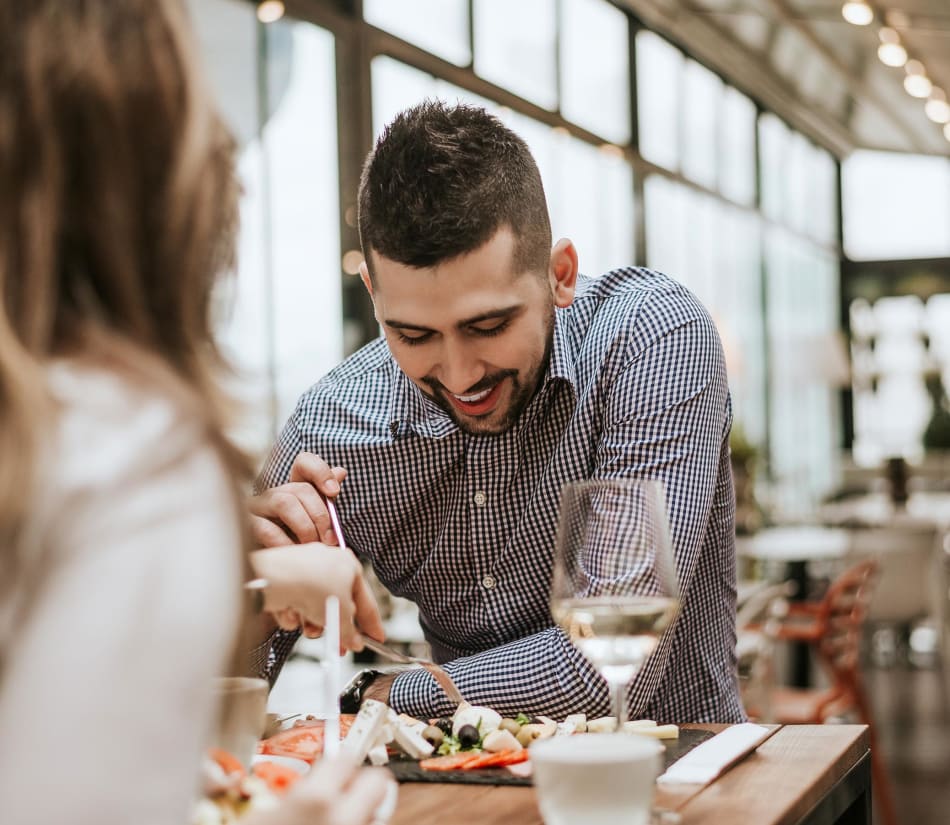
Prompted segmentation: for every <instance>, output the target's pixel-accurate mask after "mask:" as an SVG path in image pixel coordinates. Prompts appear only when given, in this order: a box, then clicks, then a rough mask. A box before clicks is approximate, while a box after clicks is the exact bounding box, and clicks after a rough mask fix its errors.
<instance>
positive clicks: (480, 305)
mask: <svg viewBox="0 0 950 825" xmlns="http://www.w3.org/2000/svg"><path fill="white" fill-rule="evenodd" d="M514 251H515V238H514V235H513V234H512V233H511V231H510V230H509V229H507V228H502V229H500V230H499V231H498V232H497V233H496V234H495V235H494V236H493V237H492V239H491V240H489V241H488V242H487V243H485V244H484V245H483V246H481V247H479V248H478V249H476V250H475V251H474V252H470V253H468V254H466V255H463V256H461V257H459V258H456V259H453V260H451V261H446V262H443V263H439V264H436V265H435V266H433V267H431V268H422V269H415V268H413V267H409V266H406V265H404V264H400V263H396V262H395V261H391V260H388V259H387V258H383V257H380V256H379V255H376V254H374V255H373V263H374V273H375V284H373V285H372V286H371V285H370V284H369V282H368V281H369V279H368V276H367V275H366V274H365V272H364V278H363V280H364V283H366V284H367V288H368V289H370V292H371V294H372V296H373V304H374V306H375V308H376V318H377V320H378V321H379V322H380V324H381V325H382V328H383V332H384V334H385V336H386V341H387V342H388V344H389V348H390V350H391V352H392V354H393V357H394V358H395V359H396V363H397V364H399V367H400V368H401V369H402V371H403V372H404V373H405V374H406V375H407V376H409V378H410V379H411V380H412V381H413V382H414V383H415V384H416V386H418V387H419V388H420V389H421V390H422V391H423V392H424V393H425V394H426V395H428V396H429V397H430V398H432V399H433V401H435V402H436V403H437V404H438V405H439V406H440V407H442V409H444V410H445V411H446V412H447V413H448V414H449V416H451V418H452V420H453V421H455V423H456V424H457V425H458V426H459V428H460V429H462V430H464V431H465V432H469V433H475V434H488V433H501V432H505V431H506V430H509V429H510V428H511V427H513V426H514V424H515V422H516V421H517V420H518V416H519V415H520V414H521V413H522V412H523V411H524V409H525V407H526V406H527V405H528V402H529V401H530V400H531V398H532V397H533V395H534V393H535V390H536V389H537V387H538V384H539V383H540V381H541V378H542V376H543V375H544V371H545V369H546V368H547V360H548V354H549V352H550V346H551V339H552V335H553V330H554V306H555V294H556V293H555V289H554V288H553V284H554V280H553V276H552V275H550V274H549V273H548V272H516V271H515V269H514ZM572 294H573V292H572Z"/></svg>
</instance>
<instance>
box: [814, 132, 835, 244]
mask: <svg viewBox="0 0 950 825" xmlns="http://www.w3.org/2000/svg"><path fill="white" fill-rule="evenodd" d="M811 166H812V171H811V191H810V194H809V196H808V214H809V216H810V221H809V227H808V230H809V234H811V235H812V237H814V238H815V239H816V240H817V241H819V242H820V243H824V244H837V242H838V166H837V162H836V161H835V159H834V156H833V155H831V153H829V152H826V151H825V150H824V149H819V148H818V147H817V146H816V147H814V149H813V154H812V160H811Z"/></svg>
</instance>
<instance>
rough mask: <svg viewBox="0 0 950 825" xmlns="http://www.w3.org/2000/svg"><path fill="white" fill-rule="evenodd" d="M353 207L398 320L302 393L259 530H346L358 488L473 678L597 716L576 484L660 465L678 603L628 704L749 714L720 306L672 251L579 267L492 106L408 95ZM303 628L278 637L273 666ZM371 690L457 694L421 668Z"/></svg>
mask: <svg viewBox="0 0 950 825" xmlns="http://www.w3.org/2000/svg"><path fill="white" fill-rule="evenodd" d="M359 223H360V235H361V239H362V243H363V252H364V255H365V264H364V266H363V268H362V270H361V275H362V279H363V283H364V284H365V285H366V288H367V290H368V291H369V293H370V295H371V296H372V300H373V305H374V307H375V311H376V318H377V320H378V321H379V323H380V326H381V328H382V331H383V337H382V338H380V339H379V340H377V341H375V342H373V343H371V344H369V345H367V346H366V347H364V348H363V349H362V350H360V351H359V352H357V353H355V354H354V355H353V356H351V357H350V358H348V359H347V360H346V361H345V362H344V363H343V364H341V365H340V366H339V367H337V368H336V369H334V370H333V371H331V372H330V373H329V374H328V375H327V376H326V377H324V378H323V379H321V380H320V381H319V382H318V383H317V384H315V385H314V386H313V387H312V388H311V389H310V390H308V391H307V392H306V393H305V394H304V396H303V397H302V398H301V400H300V402H299V404H298V406H297V409H296V411H295V412H294V414H293V416H292V417H291V418H290V420H289V421H288V422H287V424H286V426H285V428H284V430H283V432H282V434H281V436H280V439H279V441H278V443H277V445H276V446H275V448H274V451H273V453H272V455H271V457H270V459H269V461H268V462H267V465H266V467H265V469H264V472H263V474H262V477H261V484H260V487H261V490H262V492H261V493H260V495H258V496H257V497H256V498H255V499H254V500H253V502H252V505H251V509H252V514H253V515H252V519H253V525H254V532H255V535H256V536H257V538H258V539H259V541H260V542H261V543H262V544H280V543H286V542H288V541H290V540H292V539H295V540H298V541H309V540H313V539H315V538H321V539H323V540H325V541H328V542H331V543H333V542H334V541H335V539H334V537H333V534H332V531H331V530H330V524H329V520H328V518H327V515H326V510H325V508H324V506H323V503H322V500H321V498H320V495H318V493H317V491H318V490H319V491H320V492H322V493H323V494H326V495H331V496H336V495H337V494H339V497H338V499H337V504H338V507H339V510H340V515H341V518H342V522H343V525H344V529H345V532H346V538H347V542H348V544H349V545H350V546H351V547H352V548H353V549H354V550H355V551H356V552H357V553H358V554H359V555H361V556H362V557H364V558H366V559H368V560H370V561H371V562H372V564H373V567H374V569H375V570H376V573H377V575H378V576H379V578H380V580H381V581H382V582H383V583H384V584H385V585H386V586H387V587H388V588H389V589H390V590H391V591H392V592H393V593H395V594H397V595H400V596H404V597H407V598H409V599H412V600H413V601H415V602H416V604H417V605H418V606H419V613H420V620H421V622H422V626H423V630H424V632H425V634H426V638H427V640H428V641H429V643H430V644H431V646H432V650H433V656H434V658H435V659H436V661H439V662H442V663H446V670H447V671H448V672H449V673H450V674H451V676H452V677H453V679H454V680H455V682H456V684H457V685H458V686H459V688H460V689H461V691H462V693H463V695H465V696H466V698H467V699H469V700H470V701H472V702H474V703H477V704H484V705H489V706H491V707H494V708H496V709H497V710H499V711H500V712H502V713H507V714H516V713H518V712H526V713H531V714H542V713H543V714H547V715H549V716H553V717H556V718H563V717H564V716H565V715H567V714H568V713H574V712H579V711H585V712H587V713H589V714H595V715H600V714H603V713H606V712H607V707H608V696H607V689H606V687H605V685H604V683H603V681H602V680H601V679H600V677H599V676H598V675H597V674H596V672H595V671H594V670H593V669H592V668H591V667H590V665H589V664H588V663H587V662H586V661H585V660H584V659H583V657H582V656H581V655H580V654H579V653H578V652H577V651H576V650H575V649H574V647H573V646H572V645H571V644H570V642H569V641H568V640H567V638H566V637H565V636H564V634H563V633H562V632H561V631H560V630H559V629H557V628H556V627H555V626H554V624H553V622H552V619H551V615H550V610H549V607H548V589H549V586H550V579H551V567H552V554H553V548H554V536H555V530H556V522H557V512H558V499H559V494H560V489H561V486H562V485H563V484H564V483H566V482H568V481H574V480H578V479H589V478H654V479H660V480H661V481H663V483H664V484H665V486H666V491H667V498H668V502H669V510H670V522H671V530H672V539H673V545H674V551H675V553H676V558H677V562H678V565H679V568H680V572H681V577H682V579H683V587H682V591H683V609H682V613H681V615H680V617H679V619H678V621H677V623H676V625H675V627H674V629H673V631H672V634H671V636H670V638H669V639H668V640H667V643H666V644H665V645H663V646H662V647H661V649H660V655H657V656H654V657H653V660H651V662H650V663H649V664H648V666H646V667H645V668H644V670H643V671H642V672H641V674H640V675H639V676H638V677H637V679H636V680H635V681H634V683H633V684H632V686H631V689H630V691H629V697H628V698H629V705H630V710H631V712H632V713H634V714H636V715H647V716H650V717H651V718H655V719H658V720H663V721H676V722H688V721H696V722H699V721H717V722H735V721H738V720H741V719H742V718H743V712H742V708H741V705H740V703H739V700H738V691H737V683H736V674H735V656H734V651H735V625H734V621H735V546H734V537H733V536H734V497H733V489H732V479H731V475H730V470H729V458H728V435H729V427H730V424H731V406H730V400H729V393H728V388H727V384H726V375H725V367H724V363H723V356H722V350H721V346H720V344H719V339H718V336H717V334H716V330H715V327H714V325H713V323H712V321H711V320H710V318H709V316H708V314H707V313H706V311H705V309H704V308H703V307H702V306H701V305H700V304H699V302H698V301H697V300H696V299H695V298H694V297H693V296H692V295H691V294H690V293H689V292H688V291H687V290H686V289H685V288H683V287H682V286H681V285H679V284H678V283H676V282H675V281H674V280H672V279H670V278H668V277H666V276H665V275H662V274H660V273H657V272H652V271H649V270H644V269H637V268H627V269H619V270H614V271H612V272H609V273H606V274H604V275H602V276H600V277H599V278H586V277H584V276H581V275H579V274H578V258H577V253H576V251H575V249H574V246H573V244H572V243H571V242H570V241H569V240H567V239H561V240H558V241H557V242H556V243H554V244H553V246H552V238H551V229H550V223H549V219H548V212H547V204H546V201H545V197H544V190H543V188H542V184H541V178H540V175H539V173H538V170H537V166H536V165H535V163H534V160H533V158H532V157H531V154H530V152H529V151H528V149H527V146H526V145H525V143H524V142H523V141H522V140H521V139H520V138H519V137H518V136H517V135H515V134H514V133H512V132H511V131H510V130H509V129H507V128H506V127H504V126H503V125H502V124H501V123H500V122H499V121H498V120H497V119H495V118H494V117H492V116H490V115H488V114H487V113H486V112H484V111H483V110H482V109H478V108H473V107H468V106H451V107H450V106H447V105H445V104H442V103H437V102H427V103H424V104H421V105H420V106H417V107H415V108H413V109H410V110H407V111H406V112H403V113H402V114H400V115H399V116H398V117H397V118H396V119H395V120H394V121H393V122H392V123H391V124H390V125H389V127H388V128H387V129H386V130H385V132H384V133H383V135H382V136H381V138H380V139H379V141H378V143H377V145H376V148H375V150H374V152H373V153H371V154H370V156H369V158H368V160H367V164H366V167H365V169H364V172H363V179H362V181H361V185H360V195H359ZM344 476H346V484H345V487H344V488H343V490H342V492H341V490H340V482H342V481H343V478H344ZM288 536H289V537H290V538H288ZM294 638H295V637H294V635H293V634H286V633H278V634H276V635H275V637H274V638H273V639H272V640H271V649H270V654H271V656H270V663H269V675H270V676H271V677H272V678H273V677H274V676H275V674H276V672H277V671H278V670H279V667H280V665H281V663H282V662H283V660H284V658H285V657H286V654H287V652H288V651H289V649H290V646H291V645H292V644H293V641H294ZM359 690H360V693H361V695H362V696H363V698H365V697H367V696H371V697H373V698H382V699H384V700H388V701H389V702H390V703H391V704H392V705H393V707H394V708H396V709H397V710H399V711H403V712H406V713H410V714H414V715H417V716H420V717H432V716H437V715H440V714H444V713H446V712H447V711H449V710H450V707H449V703H448V700H447V699H446V697H445V695H444V693H443V692H442V690H441V689H440V688H439V686H438V685H437V684H436V683H435V681H434V680H433V679H432V678H431V677H430V676H429V674H428V673H427V672H425V671H423V670H413V671H407V672H404V673H402V674H400V675H398V676H395V677H394V676H392V675H387V676H371V675H370V676H367V677H366V678H364V679H361V680H360V681H359Z"/></svg>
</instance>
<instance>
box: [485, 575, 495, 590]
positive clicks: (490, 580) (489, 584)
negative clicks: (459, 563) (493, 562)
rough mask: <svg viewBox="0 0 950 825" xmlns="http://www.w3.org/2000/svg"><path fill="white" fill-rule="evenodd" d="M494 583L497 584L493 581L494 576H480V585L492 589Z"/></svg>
mask: <svg viewBox="0 0 950 825" xmlns="http://www.w3.org/2000/svg"><path fill="white" fill-rule="evenodd" d="M496 584H498V582H497V581H495V577H494V576H485V577H483V578H482V587H484V588H485V589H486V590H493V589H494V588H495V585H496Z"/></svg>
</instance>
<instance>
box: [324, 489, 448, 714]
mask: <svg viewBox="0 0 950 825" xmlns="http://www.w3.org/2000/svg"><path fill="white" fill-rule="evenodd" d="M323 500H324V503H325V504H326V505H327V513H329V515H330V524H332V525H333V532H334V533H336V540H337V542H338V543H339V545H340V549H341V550H346V549H347V546H346V539H345V538H343V527H342V525H341V524H340V516H339V514H338V513H337V511H336V505H335V504H334V503H333V499H332V498H330V497H329V496H325V497H324V499H323ZM363 644H364V645H366V647H368V648H369V649H370V650H372V651H373V653H376V654H377V655H379V656H383V657H384V658H386V659H389V660H391V661H393V662H398V663H399V664H401V665H420V666H421V667H424V668H425V669H426V670H427V671H429V673H430V674H431V675H432V678H433V679H435V680H436V682H438V683H439V686H440V687H441V688H442V690H444V691H445V695H446V696H447V697H448V700H449V701H450V702H451V703H452V704H453V705H461V704H462V703H463V702H464V701H465V700H464V699H463V698H462V694H461V692H460V691H459V689H458V687H457V686H456V684H455V682H453V681H452V677H451V676H449V674H448V673H446V672H445V671H444V670H443V669H442V668H441V667H440V666H439V665H437V664H436V663H435V662H432V661H430V660H428V659H421V658H419V657H418V656H407V655H406V654H405V653H400V652H399V651H398V650H393V648H391V647H389V646H388V645H384V644H383V643H382V642H377V641H376V640H375V639H372V638H370V637H369V636H367V635H366V634H363Z"/></svg>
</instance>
